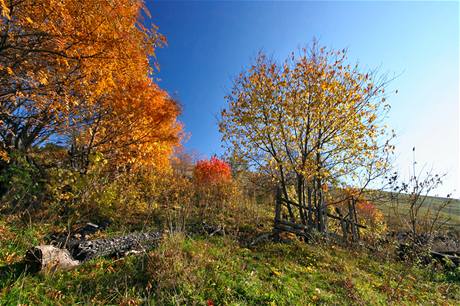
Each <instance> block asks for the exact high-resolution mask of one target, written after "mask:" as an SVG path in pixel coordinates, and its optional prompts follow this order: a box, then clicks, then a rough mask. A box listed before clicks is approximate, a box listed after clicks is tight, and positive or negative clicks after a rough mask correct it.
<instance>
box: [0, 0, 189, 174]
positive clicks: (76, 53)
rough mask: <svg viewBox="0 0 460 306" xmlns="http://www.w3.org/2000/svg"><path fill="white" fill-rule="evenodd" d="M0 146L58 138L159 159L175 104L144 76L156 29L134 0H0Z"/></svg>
mask: <svg viewBox="0 0 460 306" xmlns="http://www.w3.org/2000/svg"><path fill="white" fill-rule="evenodd" d="M0 5H1V17H0V85H1V88H2V89H1V90H0V102H1V106H0V123H1V125H0V138H1V146H2V148H1V149H2V150H3V152H5V151H6V152H9V151H11V150H22V151H27V150H29V149H30V148H31V147H33V146H35V145H39V144H41V143H44V142H50V141H57V140H60V141H62V140H64V141H67V143H69V144H72V147H73V154H75V155H88V154H89V153H91V152H92V151H94V150H98V151H101V152H104V153H107V156H108V157H110V158H114V159H116V160H117V161H122V162H131V163H133V162H136V163H141V162H142V163H149V164H152V163H153V164H159V165H164V164H165V160H164V156H168V153H170V151H171V149H172V147H173V146H174V145H176V144H177V143H178V141H179V138H180V130H181V127H180V125H179V124H178V123H177V122H176V117H177V115H178V114H179V112H180V109H179V107H178V105H177V104H176V103H175V102H174V101H173V100H172V99H171V98H170V97H169V96H168V94H167V93H166V92H164V91H163V90H161V89H160V88H159V87H158V86H157V85H156V84H155V83H154V82H153V80H152V76H153V72H154V71H153V69H152V68H151V65H150V64H151V62H152V61H153V64H155V63H156V62H155V48H156V47H158V46H161V45H162V44H164V42H165V39H164V37H163V36H161V35H160V34H159V33H158V32H157V28H156V27H155V26H154V25H151V26H147V25H146V22H145V20H144V18H143V17H144V16H148V12H147V11H146V9H145V7H144V4H143V2H142V1H140V0H129V1H124V0H123V1H122V0H114V1H107V0H91V1H84V2H82V1H76V0H66V1H56V0H27V1H22V0H12V1H4V0H1V1H0Z"/></svg>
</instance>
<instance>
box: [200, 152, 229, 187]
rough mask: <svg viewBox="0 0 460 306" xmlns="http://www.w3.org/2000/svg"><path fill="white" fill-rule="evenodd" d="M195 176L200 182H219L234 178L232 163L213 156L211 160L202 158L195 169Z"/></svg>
mask: <svg viewBox="0 0 460 306" xmlns="http://www.w3.org/2000/svg"><path fill="white" fill-rule="evenodd" d="M193 177H194V179H195V181H196V182H197V183H199V184H218V183H224V182H230V181H231V180H232V170H231V168H230V165H229V164H228V163H226V162H224V161H223V160H220V159H218V158H217V157H215V156H213V157H211V159H210V160H200V161H198V162H197V163H196V165H195V169H194V170H193Z"/></svg>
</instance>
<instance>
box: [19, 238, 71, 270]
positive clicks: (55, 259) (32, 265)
mask: <svg viewBox="0 0 460 306" xmlns="http://www.w3.org/2000/svg"><path fill="white" fill-rule="evenodd" d="M25 263H26V267H27V269H28V271H30V272H33V273H35V272H38V271H43V272H54V271H56V270H69V269H72V268H73V267H76V266H78V265H79V264H80V262H79V261H78V260H75V259H73V258H72V255H70V252H69V251H68V250H66V249H60V248H56V247H54V246H52V245H39V246H34V247H33V248H31V249H29V250H28V251H27V252H26V256H25Z"/></svg>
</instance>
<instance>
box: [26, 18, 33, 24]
mask: <svg viewBox="0 0 460 306" xmlns="http://www.w3.org/2000/svg"><path fill="white" fill-rule="evenodd" d="M26 20H27V22H28V23H30V24H32V23H34V22H33V20H32V19H30V17H26Z"/></svg>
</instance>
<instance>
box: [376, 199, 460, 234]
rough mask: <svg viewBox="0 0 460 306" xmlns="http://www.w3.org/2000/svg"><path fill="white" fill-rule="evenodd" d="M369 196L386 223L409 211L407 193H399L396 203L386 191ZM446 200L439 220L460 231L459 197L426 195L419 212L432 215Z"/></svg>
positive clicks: (404, 216) (405, 216)
mask: <svg viewBox="0 0 460 306" xmlns="http://www.w3.org/2000/svg"><path fill="white" fill-rule="evenodd" d="M371 198H375V200H374V202H375V203H376V204H377V207H378V208H379V209H381V210H382V212H383V213H384V215H385V217H386V219H387V221H388V223H390V224H391V223H393V222H394V221H395V219H397V218H398V217H400V218H407V215H408V212H409V196H408V195H405V194H400V195H399V203H398V204H396V203H394V202H392V201H390V194H389V193H388V192H382V191H378V192H377V193H375V192H374V194H372V195H371ZM446 201H450V203H449V205H447V206H446V207H444V208H443V209H441V212H440V221H441V222H446V227H448V228H451V229H453V230H456V231H459V232H460V199H447V198H443V197H433V196H427V197H426V199H425V201H424V203H423V206H422V208H421V209H420V213H419V214H420V216H421V217H423V216H425V214H427V213H428V214H430V213H431V215H432V214H433V213H435V212H436V211H437V210H438V208H439V207H441V206H442V205H443V204H444V203H445V202H446Z"/></svg>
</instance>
